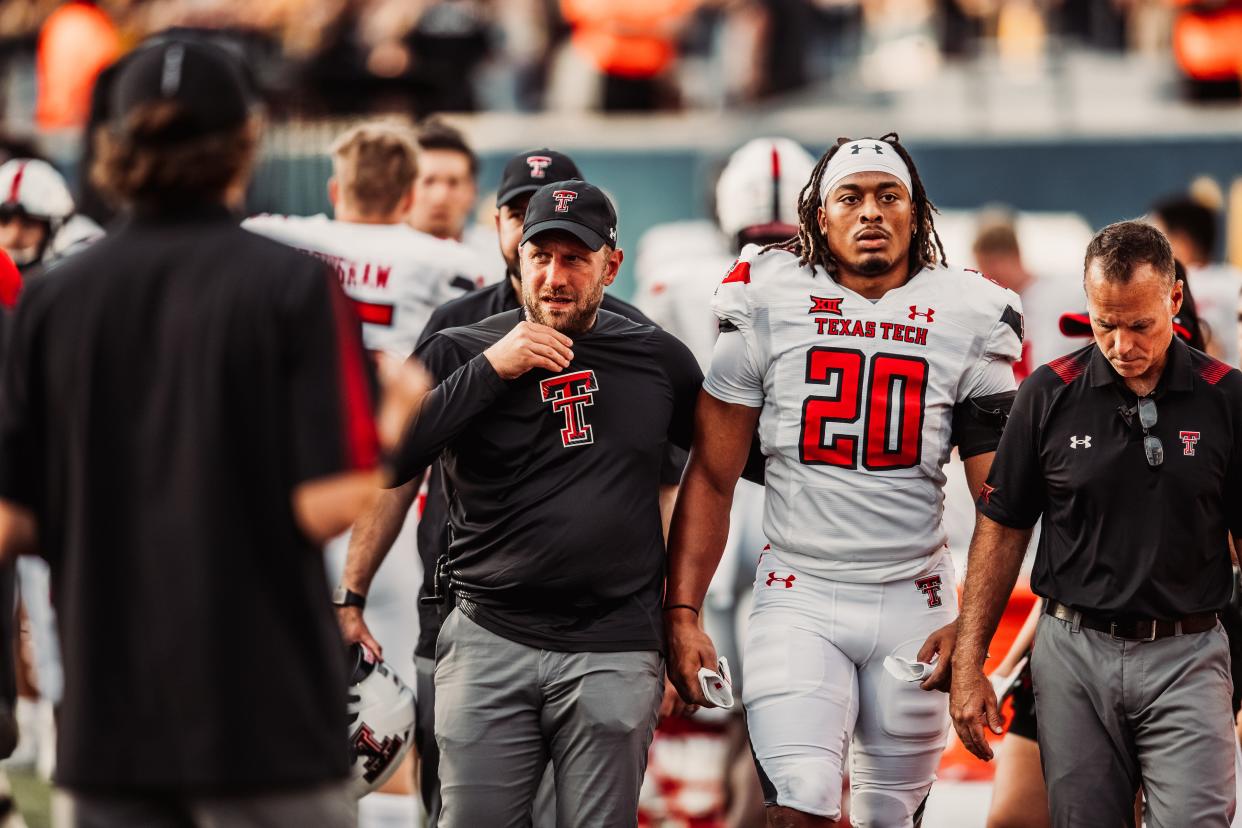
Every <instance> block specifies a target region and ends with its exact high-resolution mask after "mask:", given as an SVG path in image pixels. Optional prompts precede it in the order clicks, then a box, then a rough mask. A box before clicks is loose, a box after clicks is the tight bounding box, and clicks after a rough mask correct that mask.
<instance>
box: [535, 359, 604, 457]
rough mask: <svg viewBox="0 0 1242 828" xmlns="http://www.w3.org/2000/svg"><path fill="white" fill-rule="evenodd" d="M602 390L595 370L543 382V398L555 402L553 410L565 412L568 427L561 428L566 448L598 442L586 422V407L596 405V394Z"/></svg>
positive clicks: (562, 442) (540, 392) (541, 389)
mask: <svg viewBox="0 0 1242 828" xmlns="http://www.w3.org/2000/svg"><path fill="white" fill-rule="evenodd" d="M598 390H599V383H598V382H597V381H596V379H595V372H594V371H575V372H574V373H572V374H565V375H563V376H557V377H548V378H547V379H546V380H543V381H542V382H540V383H539V395H540V398H541V399H542V400H543V401H544V402H550V403H552V410H553V411H561V412H564V414H565V427H564V428H562V429H561V444H562V445H563V446H565V448H569V447H570V446H589V445H590V444H591V443H594V442H595V434H594V433H593V432H592V431H591V427H590V426H589V425H587V422H586V407H587V406H588V405H595V399H594V394H595V392H596V391H598Z"/></svg>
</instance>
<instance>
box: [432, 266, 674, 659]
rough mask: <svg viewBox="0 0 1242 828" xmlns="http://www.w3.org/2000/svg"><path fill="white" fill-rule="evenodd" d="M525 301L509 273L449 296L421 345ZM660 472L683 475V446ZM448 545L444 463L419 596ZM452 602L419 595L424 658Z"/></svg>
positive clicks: (622, 306)
mask: <svg viewBox="0 0 1242 828" xmlns="http://www.w3.org/2000/svg"><path fill="white" fill-rule="evenodd" d="M518 307H520V302H519V301H518V295H517V291H515V290H514V289H513V284H512V282H511V281H510V280H509V278H508V277H506V278H505V279H504V280H503V281H500V282H496V283H495V284H492V285H488V286H487V287H485V288H481V289H479V290H476V291H472V292H471V293H468V294H466V295H465V296H459V297H458V298H456V299H454V300H452V301H450V302H445V303H444V304H443V305H441V306H440V307H438V308H436V309H435V311H434V312H432V314H431V318H430V319H429V320H428V321H427V325H426V327H424V328H423V332H422V334H420V335H419V339H418V344H419V345H420V346H421V345H422V344H423V343H424V342H426V341H427V340H428V339H430V338H431V337H432V336H433V335H434V334H437V333H439V332H440V331H443V330H445V329H447V328H458V327H464V326H466V325H473V324H474V323H475V322H481V321H482V320H484V319H487V318H488V317H489V316H495V315H496V314H498V313H503V312H505V311H509V310H515V309H516V308H518ZM600 307H601V308H603V309H604V310H606V311H612V312H613V313H615V314H618V315H620V316H624V317H625V318H626V319H629V320H630V321H632V322H637V323H638V324H640V325H653V326H654V325H655V323H654V322H652V321H651V320H650V319H648V318H647V317H646V316H645V315H644V314H643V312H642V311H640V310H639V309H638V308H636V307H634V306H633V305H631V304H630V303H628V302H623V301H622V300H620V299H617V298H616V297H615V296H612V295H611V294H608V293H605V294H604V300H603V302H602V303H601V305H600ZM671 449H672V450H671V451H669V453H668V457H667V459H666V460H665V464H664V468H663V470H662V472H661V478H660V482H661V483H663V484H665V485H676V484H677V483H678V482H680V481H681V473H682V470H683V469H684V468H685V463H686V453H685V451H684V450H682V449H680V448H677V447H675V446H674V447H671ZM447 551H448V497H447V496H446V494H445V491H444V476H443V472H442V471H441V469H440V464H439V463H436V464H434V465H433V466H432V467H431V475H430V476H429V478H428V481H427V499H426V501H425V503H424V507H423V513H422V516H421V518H420V520H419V523H418V556H419V558H420V559H421V560H422V563H423V585H422V587H421V588H420V589H419V593H418V594H419V597H420V598H422V597H424V596H428V595H430V594H431V590H432V579H433V578H434V577H435V568H436V561H437V560H439V559H440V556H441V555H442V554H444V553H445V552H447ZM452 608H453V601H452V597H451V596H448V597H447V598H446V600H445V601H443V602H441V603H438V604H435V603H430V602H423V601H419V604H418V645H417V646H416V647H415V648H414V654H415V655H417V656H419V657H421V658H435V655H436V638H437V637H438V636H439V635H440V627H441V626H442V625H443V623H444V619H445V617H447V615H448V612H449V610H451V609H452Z"/></svg>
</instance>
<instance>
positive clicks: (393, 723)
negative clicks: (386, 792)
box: [346, 644, 414, 798]
mask: <svg viewBox="0 0 1242 828" xmlns="http://www.w3.org/2000/svg"><path fill="white" fill-rule="evenodd" d="M346 658H347V659H348V662H349V667H350V680H349V731H348V732H349V758H350V761H351V763H352V768H351V773H352V776H353V781H352V789H353V792H354V795H355V796H357V797H359V798H361V797H363V796H366V795H367V794H369V793H371V792H372V791H374V790H376V789H377V788H379V787H380V786H381V785H383V784H384V783H385V782H387V781H388V778H389V777H390V776H392V775H393V773H394V772H395V771H396V770H397V767H398V766H399V765H400V764H401V760H402V759H404V758H405V754H406V753H407V752H408V751H409V749H410V746H411V745H412V744H413V743H414V691H413V690H411V689H410V688H409V687H407V686H406V684H405V682H403V681H401V679H400V678H399V677H398V676H397V674H396V672H394V671H393V670H391V669H389V667H388V665H386V664H385V663H384V662H382V661H379V660H378V659H376V658H375V656H374V655H373V654H372V653H371V651H370V650H368V649H367V648H366V647H363V646H362V645H361V644H351V645H350V647H349V653H348V655H347V657H346Z"/></svg>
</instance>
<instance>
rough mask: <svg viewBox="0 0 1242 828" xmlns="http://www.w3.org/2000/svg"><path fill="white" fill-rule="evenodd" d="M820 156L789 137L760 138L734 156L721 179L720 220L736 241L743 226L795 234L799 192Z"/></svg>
mask: <svg viewBox="0 0 1242 828" xmlns="http://www.w3.org/2000/svg"><path fill="white" fill-rule="evenodd" d="M814 169H815V159H814V158H813V157H812V156H811V154H810V153H809V152H807V151H806V150H805V149H803V148H802V146H801V145H800V144H798V143H796V142H795V141H791V140H789V139H788V138H756V139H755V140H753V141H751V142H749V143H747V144H746V145H745V146H743V147H742V148H741V149H739V150H737V151H736V152H734V153H733V155H732V156H730V157H729V163H728V164H726V165H725V168H724V170H723V171H722V172H721V173H720V178H718V179H717V180H716V220H717V221H718V222H719V223H720V229H721V230H723V231H724V232H725V235H727V236H728V237H729V238H730V239H735V238H737V235H738V234H739V233H741V232H742V231H743V230H747V231H756V230H757V231H759V233H761V234H763V235H774V234H775V235H780V234H782V233H783V234H786V235H793V233H794V232H796V228H797V226H798V194H799V193H801V192H802V188H803V187H804V186H806V183H807V182H808V181H810V180H811V173H812V172H813V171H814Z"/></svg>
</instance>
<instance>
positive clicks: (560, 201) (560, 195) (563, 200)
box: [552, 190, 578, 213]
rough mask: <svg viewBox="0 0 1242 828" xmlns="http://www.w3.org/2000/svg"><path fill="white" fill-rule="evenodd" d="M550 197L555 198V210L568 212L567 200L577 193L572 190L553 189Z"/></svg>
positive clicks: (574, 196)
mask: <svg viewBox="0 0 1242 828" xmlns="http://www.w3.org/2000/svg"><path fill="white" fill-rule="evenodd" d="M552 197H553V198H555V199H556V212H558V213H568V212H569V202H571V201H573V200H574V199H575V198H577V197H578V194H577V193H575V192H574V191H573V190H555V191H553V193H552Z"/></svg>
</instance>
